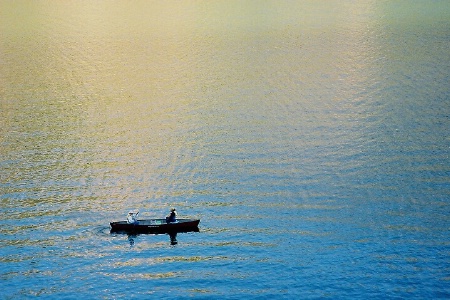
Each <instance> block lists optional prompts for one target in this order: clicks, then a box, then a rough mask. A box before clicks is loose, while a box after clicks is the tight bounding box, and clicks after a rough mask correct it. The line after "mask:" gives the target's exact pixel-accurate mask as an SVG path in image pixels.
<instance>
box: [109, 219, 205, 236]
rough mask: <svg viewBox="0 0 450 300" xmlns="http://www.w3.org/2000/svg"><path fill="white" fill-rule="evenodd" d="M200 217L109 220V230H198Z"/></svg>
mask: <svg viewBox="0 0 450 300" xmlns="http://www.w3.org/2000/svg"><path fill="white" fill-rule="evenodd" d="M199 223H200V219H177V220H176V221H175V222H167V220H166V219H148V220H136V222H135V223H129V222H128V221H118V222H111V223H110V225H111V232H131V233H177V232H191V231H194V232H198V231H199V229H198V224H199Z"/></svg>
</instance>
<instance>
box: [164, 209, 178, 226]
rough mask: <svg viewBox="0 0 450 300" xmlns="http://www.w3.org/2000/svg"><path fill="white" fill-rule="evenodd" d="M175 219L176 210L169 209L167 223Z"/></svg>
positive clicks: (173, 221)
mask: <svg viewBox="0 0 450 300" xmlns="http://www.w3.org/2000/svg"><path fill="white" fill-rule="evenodd" d="M176 221H177V210H176V209H175V208H171V209H170V213H169V214H168V215H167V217H166V222H167V223H175V222H176Z"/></svg>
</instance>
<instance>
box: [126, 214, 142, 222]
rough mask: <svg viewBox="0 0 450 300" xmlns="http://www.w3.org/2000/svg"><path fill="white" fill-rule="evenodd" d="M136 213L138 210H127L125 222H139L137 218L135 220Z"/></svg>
mask: <svg viewBox="0 0 450 300" xmlns="http://www.w3.org/2000/svg"><path fill="white" fill-rule="evenodd" d="M138 214H139V212H134V211H130V212H128V216H127V223H128V224H137V223H139V222H138V220H137V215H138Z"/></svg>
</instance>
